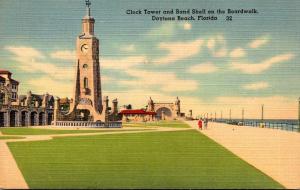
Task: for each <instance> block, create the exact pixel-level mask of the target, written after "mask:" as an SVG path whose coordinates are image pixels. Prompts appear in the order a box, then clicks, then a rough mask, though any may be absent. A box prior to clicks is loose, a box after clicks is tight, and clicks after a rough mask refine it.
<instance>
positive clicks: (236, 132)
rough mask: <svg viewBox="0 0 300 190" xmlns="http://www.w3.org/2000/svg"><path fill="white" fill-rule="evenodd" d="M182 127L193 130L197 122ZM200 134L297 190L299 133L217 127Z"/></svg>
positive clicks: (298, 181)
mask: <svg viewBox="0 0 300 190" xmlns="http://www.w3.org/2000/svg"><path fill="white" fill-rule="evenodd" d="M186 123H188V124H189V125H190V126H192V127H193V128H197V121H186ZM200 132H202V133H203V134H205V135H206V136H208V137H209V138H211V139H213V140H214V141H216V142H218V143H219V144H221V145H222V146H224V147H225V148H227V149H228V150H230V151H231V152H233V153H234V154H236V155H238V156H239V157H240V158H242V159H243V160H245V161H246V162H248V163H250V164H251V165H253V166H255V167H256V168H258V169H259V170H261V171H263V172H264V173H266V174H267V175H269V176H270V177H272V178H273V179H275V180H276V181H278V182H279V183H281V184H282V185H283V186H285V187H286V188H289V189H299V188H300V133H297V132H289V131H282V130H276V129H266V128H255V127H245V126H233V125H227V124H221V123H209V125H208V129H207V130H202V131H200Z"/></svg>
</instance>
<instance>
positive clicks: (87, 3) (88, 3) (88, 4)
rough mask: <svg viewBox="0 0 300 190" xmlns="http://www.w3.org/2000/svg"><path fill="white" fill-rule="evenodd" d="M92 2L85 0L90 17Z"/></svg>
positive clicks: (87, 14)
mask: <svg viewBox="0 0 300 190" xmlns="http://www.w3.org/2000/svg"><path fill="white" fill-rule="evenodd" d="M91 4H92V3H91V2H90V0H85V5H86V16H88V17H90V16H91V8H90V6H91Z"/></svg>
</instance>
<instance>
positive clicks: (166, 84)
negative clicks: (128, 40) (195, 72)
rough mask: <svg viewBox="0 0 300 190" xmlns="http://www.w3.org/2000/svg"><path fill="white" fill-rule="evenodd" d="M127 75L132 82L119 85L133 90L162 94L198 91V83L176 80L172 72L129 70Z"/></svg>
mask: <svg viewBox="0 0 300 190" xmlns="http://www.w3.org/2000/svg"><path fill="white" fill-rule="evenodd" d="M126 72H127V74H128V75H130V76H132V77H134V78H135V79H132V80H123V81H120V84H122V85H125V86H130V87H131V88H133V89H147V88H148V89H150V88H151V89H153V88H155V89H157V90H158V91H162V92H180V91H194V90H196V89H198V82H197V81H194V80H182V79H178V78H177V77H176V75H175V73H172V72H151V71H145V70H139V69H129V70H127V71H126Z"/></svg>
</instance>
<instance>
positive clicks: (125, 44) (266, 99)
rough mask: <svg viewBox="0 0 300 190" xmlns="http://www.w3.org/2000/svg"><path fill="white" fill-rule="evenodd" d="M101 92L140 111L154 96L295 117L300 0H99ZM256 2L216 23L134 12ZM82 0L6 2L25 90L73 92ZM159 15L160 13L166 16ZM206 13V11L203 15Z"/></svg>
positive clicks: (13, 55) (206, 109) (1, 40)
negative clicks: (135, 12) (162, 18)
mask: <svg viewBox="0 0 300 190" xmlns="http://www.w3.org/2000/svg"><path fill="white" fill-rule="evenodd" d="M91 3H92V5H91V14H92V16H93V17H94V18H95V20H96V23H95V35H96V36H97V37H98V38H99V40H100V67H101V77H102V93H103V95H107V96H109V99H110V100H112V99H114V98H118V100H119V104H120V105H124V104H132V105H133V108H134V109H139V108H142V107H144V106H145V105H146V104H147V101H148V99H149V97H150V96H151V97H152V99H153V100H154V101H155V102H174V101H175V100H176V97H177V96H178V97H179V98H180V100H181V104H182V111H183V112H186V113H188V110H190V109H192V110H193V113H194V116H198V115H202V114H204V113H209V114H210V113H212V114H213V115H214V114H215V113H216V114H217V117H220V115H221V112H222V116H223V118H228V117H229V110H230V109H231V112H232V118H241V115H242V114H241V113H242V109H244V110H245V118H260V115H261V112H260V110H261V105H262V104H264V108H265V118H273V119H275V118H281V119H296V118H297V117H298V98H299V96H300V86H299V81H300V74H299V73H300V66H299V60H300V58H299V52H300V43H299V42H300V12H299V8H300V1H297V0H286V1H278V0H273V1H270V0H251V1H246V0H229V1H224V0H209V1H207V0H205V1H204V0H185V1H182V0H153V1H150V0H114V1H111V0H101V1H100V0H92V1H91ZM229 8H230V9H241V8H244V9H252V8H255V9H257V10H258V12H259V13H258V14H252V15H242V14H236V15H229V16H232V18H233V19H232V21H226V20H225V16H226V15H225V16H224V15H220V16H218V20H217V21H197V20H196V21H152V20H151V15H144V14H143V15H128V14H126V11H127V10H144V9H149V10H153V9H156V10H171V9H174V10H175V9H198V10H201V9H207V10H208V9H212V10H216V9H224V10H227V9H229ZM84 15H85V2H84V0H51V1H50V0H48V1H46V0H43V1H41V0H9V1H7V0H0V68H1V69H6V70H10V71H11V72H12V73H13V78H14V79H16V80H18V81H20V87H19V91H20V94H25V93H26V92H27V91H28V90H31V91H32V92H33V93H39V94H43V93H46V92H48V93H51V94H53V95H55V96H59V97H72V96H73V94H72V93H73V88H74V72H75V63H76V61H75V60H76V55H75V45H76V44H75V43H76V37H77V36H78V35H80V34H81V19H82V18H83V16H84ZM161 16H162V15H161ZM206 16H207V15H206Z"/></svg>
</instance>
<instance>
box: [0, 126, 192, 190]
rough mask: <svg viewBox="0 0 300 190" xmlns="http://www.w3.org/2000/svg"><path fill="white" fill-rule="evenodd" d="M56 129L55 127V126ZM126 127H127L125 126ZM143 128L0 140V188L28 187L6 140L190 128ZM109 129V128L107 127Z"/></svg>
mask: <svg viewBox="0 0 300 190" xmlns="http://www.w3.org/2000/svg"><path fill="white" fill-rule="evenodd" d="M55 129H57V128H55ZM125 129H128V128H125ZM140 129H145V128H137V127H135V128H132V130H127V131H124V130H122V129H121V130H117V129H116V130H115V131H113V132H112V131H111V132H103V131H104V130H99V133H98V132H97V133H72V134H53V135H21V136H22V137H25V138H24V139H5V140H0V189H2V188H3V189H28V185H27V183H26V181H25V179H24V177H23V175H22V173H21V171H20V170H19V168H18V165H17V163H16V161H15V159H14V157H13V155H12V153H11V152H10V150H9V148H8V146H7V144H6V142H21V141H42V140H51V139H53V137H71V136H91V135H109V134H125V133H149V132H162V131H182V130H190V128H167V127H160V128H151V130H150V129H147V130H140ZM109 130H111V129H109Z"/></svg>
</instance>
